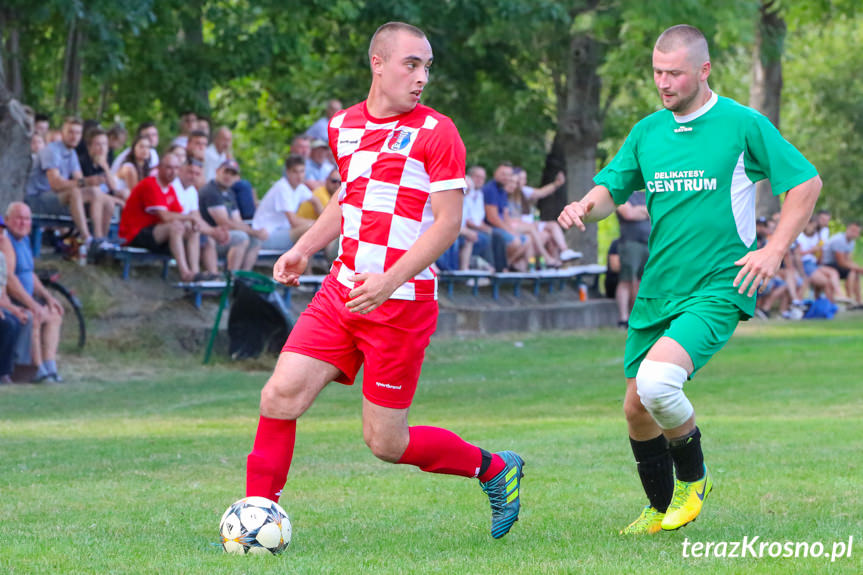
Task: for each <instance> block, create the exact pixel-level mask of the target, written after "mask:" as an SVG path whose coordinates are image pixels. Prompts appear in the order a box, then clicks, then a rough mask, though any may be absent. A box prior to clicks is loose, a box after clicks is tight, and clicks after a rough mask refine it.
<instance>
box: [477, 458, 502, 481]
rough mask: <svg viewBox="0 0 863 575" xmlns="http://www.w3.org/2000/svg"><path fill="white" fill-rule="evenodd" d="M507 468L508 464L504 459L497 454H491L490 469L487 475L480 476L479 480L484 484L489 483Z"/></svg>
mask: <svg viewBox="0 0 863 575" xmlns="http://www.w3.org/2000/svg"><path fill="white" fill-rule="evenodd" d="M505 467H506V462H505V461H504V460H503V458H502V457H501V456H500V455H498V454H497V453H492V454H491V464H490V465H489V466H488V469H486V470H485V473H483V474H482V475H480V476H479V480H480V481H482V482H483V483H487V482H488V481H489V480H490V479H492V478H494V476H495V475H497V474H498V473H500V472H501V471H503V470H504V468H505Z"/></svg>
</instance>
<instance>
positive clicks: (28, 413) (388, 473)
mask: <svg viewBox="0 0 863 575" xmlns="http://www.w3.org/2000/svg"><path fill="white" fill-rule="evenodd" d="M861 334H863V318H861V317H860V316H859V315H857V316H856V317H852V316H850V315H849V316H845V318H844V319H840V320H834V321H830V322H796V323H783V322H771V323H769V324H765V323H760V324H754V323H753V324H752V325H744V326H742V327H741V328H740V329H739V330H738V333H737V334H736V335H735V337H734V338H733V340H732V341H731V342H730V343H729V345H728V346H727V347H726V349H724V350H723V351H722V352H721V353H720V354H719V355H718V356H717V357H716V358H715V359H714V360H713V361H712V362H711V363H710V364H709V365H708V366H707V367H706V368H705V369H704V370H703V371H702V372H700V373H699V376H698V377H697V378H696V380H694V381H693V382H692V383H690V384H689V385H688V387H687V392H688V395H689V397H690V398H691V400H692V402H693V404H694V405H695V406H696V409H697V411H698V414H699V424H700V426H701V428H702V430H703V433H704V440H703V444H704V447H705V451H706V457H707V462H708V464H709V465H710V466H711V469H712V471H713V474H714V479H715V491H714V492H713V494H712V495H711V496H710V498H709V499H708V501H707V504H706V507H705V511H704V512H703V515H702V517H701V518H700V519H699V520H698V521H697V522H695V523H694V524H692V525H691V526H688V527H687V528H685V529H683V530H681V531H678V532H673V533H663V534H660V535H657V536H655V537H651V538H641V539H631V538H622V537H620V536H619V535H618V534H617V530H618V529H620V528H621V527H623V526H624V525H626V524H627V523H628V522H629V521H630V520H632V519H633V518H634V517H635V515H636V514H637V513H638V512H639V509H640V507H641V505H642V504H643V495H642V494H641V490H640V486H639V483H638V479H637V476H636V473H635V468H634V464H633V461H632V457H631V454H630V451H629V446H628V442H627V439H626V426H625V422H624V420H623V416H622V410H621V398H622V390H623V381H622V376H621V372H622V359H621V356H622V349H623V343H624V336H623V334H622V333H620V332H618V331H612V330H602V331H598V332H589V333H553V334H546V335H523V336H518V337H515V336H513V337H500V338H484V339H479V340H458V339H452V340H441V341H435V342H434V343H433V344H432V346H431V348H430V349H429V353H428V356H427V359H426V364H425V370H424V374H423V378H422V382H421V386H420V389H419V391H418V393H417V397H416V400H415V403H414V406H413V409H412V416H411V422H412V423H413V424H430V425H441V426H445V427H448V428H450V429H452V430H454V431H456V432H457V433H459V434H460V435H462V436H463V437H464V438H465V439H467V440H469V441H472V442H475V443H477V444H479V445H482V446H484V447H486V448H488V449H491V450H501V449H515V450H516V451H518V452H519V453H520V454H522V455H523V456H524V458H525V460H526V467H525V473H526V476H525V480H524V483H523V491H522V496H523V505H524V507H523V513H522V518H521V521H519V523H517V524H516V525H515V526H514V528H513V531H512V532H511V533H510V534H509V535H508V536H507V537H506V538H504V539H502V540H500V541H494V540H492V539H491V537H490V536H489V535H488V522H489V512H488V503H487V500H486V499H485V497H484V495H483V494H482V492H481V491H480V489H479V487H478V486H477V484H476V482H475V481H473V480H465V479H462V478H454V477H445V476H439V475H430V474H423V473H421V472H419V471H417V470H415V469H413V468H407V467H402V466H393V465H389V464H386V463H383V462H380V461H378V460H376V459H375V458H374V457H373V456H372V455H371V454H370V453H369V451H368V450H367V449H366V447H365V445H364V444H363V441H362V434H361V424H360V419H359V415H360V401H359V400H360V394H359V391H360V390H359V389H358V388H357V387H354V388H345V387H343V386H340V385H332V386H330V387H329V388H328V389H326V390H325V391H324V393H323V394H322V396H321V397H320V399H319V400H318V402H317V403H316V404H315V406H314V407H313V408H312V409H311V410H310V411H309V413H308V414H306V416H304V417H303V419H302V420H301V421H300V423H299V426H298V441H297V449H296V457H295V459H294V467H293V469H292V471H291V475H290V478H289V481H288V485H287V488H286V495H285V496H283V497H282V504H283V505H284V507H285V508H286V509H287V511H288V513H289V514H290V515H291V519H292V522H293V526H294V541H293V543H292V544H291V546H290V547H289V549H288V551H287V552H286V553H285V554H283V555H282V556H280V557H264V558H258V557H236V556H228V555H225V554H224V553H222V552H221V550H220V548H218V547H216V546H214V545H213V542H214V541H215V540H216V538H217V529H218V521H219V517H220V516H221V514H222V512H223V511H224V509H225V508H226V507H227V506H228V504H230V503H231V502H232V501H234V500H235V499H238V498H239V497H241V496H242V495H243V486H244V468H245V456H246V454H247V453H248V451H249V449H250V447H251V443H252V439H253V437H254V431H255V426H256V422H257V415H256V414H257V400H258V391H259V389H260V387H261V385H262V384H263V383H264V381H265V380H266V377H267V375H268V374H267V372H266V371H261V370H257V371H253V372H249V371H241V370H239V369H237V368H236V367H235V366H231V365H227V364H222V365H217V366H215V367H210V368H202V367H198V366H197V365H196V364H195V363H194V362H193V361H191V360H182V359H179V358H176V357H174V358H165V359H159V360H158V361H156V362H155V363H153V360H152V359H147V358H145V357H140V356H124V357H121V358H113V359H112V358H109V357H100V358H98V359H99V363H96V362H94V361H93V360H90V361H89V362H87V360H86V359H80V360H78V362H77V363H76V364H75V365H74V366H73V367H74V368H75V369H76V370H77V373H78V376H77V378H76V377H75V374H74V373H73V379H78V381H75V382H73V383H71V384H69V385H56V386H50V387H37V386H12V387H8V386H7V387H6V388H3V389H0V446H2V447H0V453H2V454H3V461H2V465H0V493H2V498H0V573H8V574H21V573H28V574H29V573H35V574H42V573H57V574H76V573H94V574H100V575H101V574H108V573H148V574H149V573H171V574H173V573H178V574H180V573H182V574H187V573H205V574H207V575H215V574H219V573H379V572H381V573H525V574H533V573H637V572H638V573H641V572H643V573H682V572H684V571H685V570H689V569H694V570H698V572H699V573H742V572H746V573H750V572H754V573H770V574H773V573H813V572H823V573H860V572H861V571H863V497H861V494H863V488H861V477H863V464H861V453H863V421H861V418H860V413H861V412H863V395H861V391H863V386H861V379H863V354H861V348H863V345H861V340H863V336H861ZM253 365H258V366H259V365H267V364H266V363H263V364H261V363H257V364H253ZM83 373H87V374H88V375H87V376H86V377H83V376H82V375H81V374H83ZM744 536H748V537H750V538H751V537H754V536H759V537H760V538H761V540H762V541H779V542H785V541H806V542H810V543H811V542H815V541H821V542H823V543H825V544H826V545H827V548H828V551H829V550H830V546H831V545H832V543H833V542H834V541H847V540H848V538H849V536H853V537H854V538H855V544H856V546H855V547H854V548H853V551H852V557H850V558H842V559H838V560H837V561H836V562H835V563H830V562H829V560H825V559H823V558H821V559H814V558H808V559H804V558H798V559H793V558H791V559H788V558H769V557H765V558H761V559H753V558H746V559H728V558H726V559H720V558H709V559H705V558H701V559H697V558H689V559H684V558H683V557H682V542H683V541H684V539H686V538H689V540H690V541H699V542H708V541H714V542H719V541H740V540H742V539H743V537H744Z"/></svg>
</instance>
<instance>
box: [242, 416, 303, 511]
mask: <svg viewBox="0 0 863 575" xmlns="http://www.w3.org/2000/svg"><path fill="white" fill-rule="evenodd" d="M296 435H297V422H296V420H288V419H272V418H269V417H264V416H263V415H262V416H261V418H260V420H259V421H258V432H257V434H256V435H255V445H254V447H253V448H252V452H251V453H250V454H249V457H248V458H247V459H246V497H252V496H258V497H266V498H267V499H270V500H272V501H276V502H278V500H279V496H280V495H281V494H282V488H283V487H284V486H285V481H287V479H288V471H289V470H290V468H291V459H292V458H293V456H294V439H295V438H296Z"/></svg>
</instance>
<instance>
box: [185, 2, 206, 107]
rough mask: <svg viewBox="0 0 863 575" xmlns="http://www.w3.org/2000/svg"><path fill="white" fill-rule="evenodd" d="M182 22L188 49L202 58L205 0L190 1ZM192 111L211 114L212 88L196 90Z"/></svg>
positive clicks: (203, 87) (202, 87) (204, 87)
mask: <svg viewBox="0 0 863 575" xmlns="http://www.w3.org/2000/svg"><path fill="white" fill-rule="evenodd" d="M182 22H183V35H184V38H185V44H186V49H187V50H188V51H189V52H190V53H192V54H194V55H195V57H200V56H201V55H202V54H203V51H204V49H205V46H204V3H203V0H190V1H189V2H188V3H187V4H186V6H185V8H184V10H183V16H182ZM192 109H193V111H195V112H197V113H199V114H206V115H209V114H210V86H201V87H199V89H198V90H196V94H195V102H194V105H193V106H192Z"/></svg>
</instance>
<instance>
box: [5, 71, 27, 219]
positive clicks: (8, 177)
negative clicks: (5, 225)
mask: <svg viewBox="0 0 863 575" xmlns="http://www.w3.org/2000/svg"><path fill="white" fill-rule="evenodd" d="M31 130H32V125H31V123H30V119H29V118H28V117H27V114H25V113H24V108H23V106H21V104H20V103H19V102H18V100H16V99H14V98H13V97H12V93H11V92H10V91H9V90H8V89H7V88H6V78H5V75H4V74H3V69H2V67H0V212H5V211H6V207H7V206H8V205H9V203H10V202H13V201H16V200H21V199H23V198H24V186H25V184H26V183H27V175H28V173H29V172H30V132H31Z"/></svg>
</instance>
